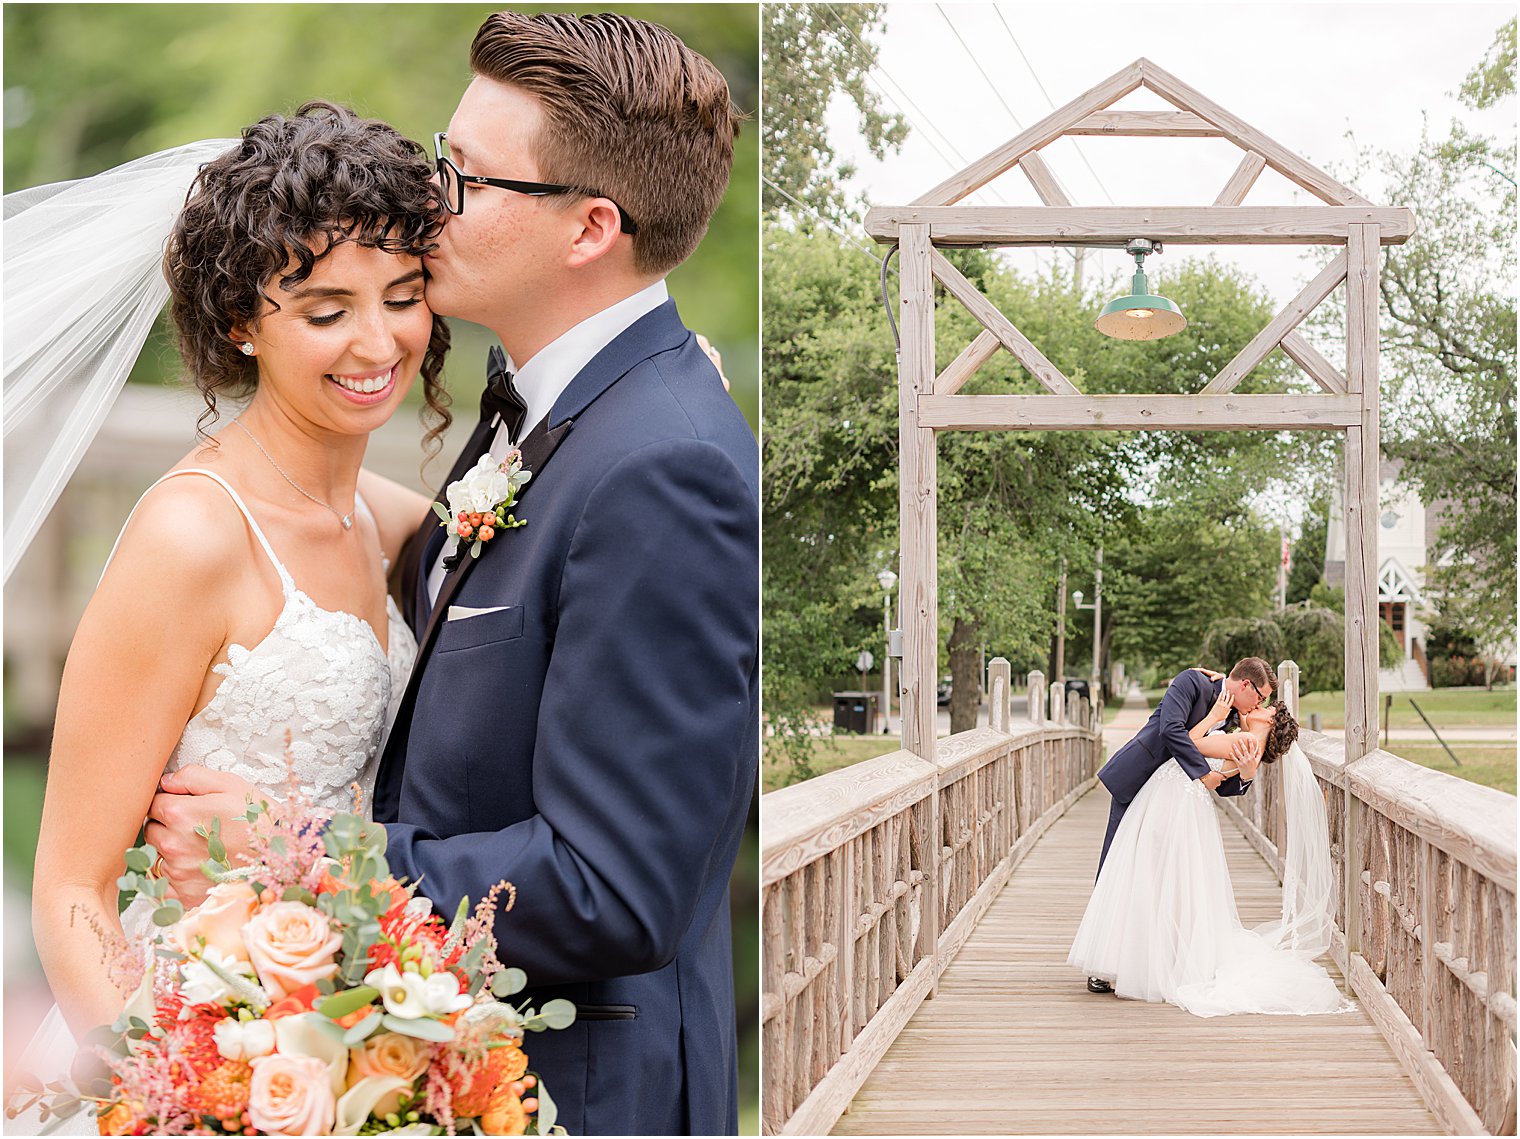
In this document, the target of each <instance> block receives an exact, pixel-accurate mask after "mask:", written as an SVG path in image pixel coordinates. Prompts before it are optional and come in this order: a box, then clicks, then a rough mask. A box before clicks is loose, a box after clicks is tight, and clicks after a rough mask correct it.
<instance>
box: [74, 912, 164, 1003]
mask: <svg viewBox="0 0 1520 1139" xmlns="http://www.w3.org/2000/svg"><path fill="white" fill-rule="evenodd" d="M75 918H79V919H80V920H81V921H83V922H84V924H85V925H87V926H89V927H90V932H91V933H93V934H94V935H95V937H96V938H97V939H98V940H99V942H100V961H101V964H102V965H104V966H105V967H106V976H107V977H108V978H109V979H110V981H111V984H112V985H114V986H115V987H116V990H117V992H119V993H121V995H122V996H124V997H127V996H131V995H132V993H133V992H135V991H136V989H137V986H138V985H140V984H142V979H143V974H144V973H145V972H146V971H147V963H146V961H145V960H144V957H143V947H142V946H141V945H133V944H132V942H131V941H130V940H129V939H128V938H127V936H126V934H124V933H122V932H121V931H120V930H115V929H106V928H105V927H104V926H102V925H101V924H100V921H99V919H97V918H96V917H95V915H94V914H92V913H90V912H88V911H86V910H82V909H81V908H80V907H79V906H72V907H70V909H69V925H70V926H71V927H72V926H73V924H74V919H75Z"/></svg>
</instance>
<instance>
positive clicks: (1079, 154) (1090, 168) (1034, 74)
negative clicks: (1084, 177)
mask: <svg viewBox="0 0 1520 1139" xmlns="http://www.w3.org/2000/svg"><path fill="white" fill-rule="evenodd" d="M992 10H993V11H994V12H996V13H997V17H998V22H999V23H1001V24H1002V25H1003V30H1004V31H1005V32H1007V33H1008V38H1009V39H1010V40H1012V41H1013V46H1014V47H1015V48H1016V49H1017V50H1018V53H1019V58H1020V59H1022V60H1023V61H1024V66H1025V67H1027V68H1029V74H1030V76H1031V77H1032V78H1033V79H1034V82H1035V86H1036V87H1038V88H1039V89H1040V94H1041V95H1044V96H1045V101H1046V102H1047V103H1049V104H1050V109H1051V110H1052V111H1053V110H1055V108H1056V101H1055V100H1054V99H1052V98H1051V97H1050V92H1049V91H1047V90H1045V84H1044V83H1041V82H1040V76H1039V73H1038V72H1036V71H1035V69H1034V64H1032V63H1030V62H1029V56H1027V55H1025V54H1024V48H1023V47H1022V46H1021V45H1020V44H1019V40H1018V37H1017V36H1015V35H1014V34H1013V29H1012V28H1011V27H1009V26H1008V21H1007V19H1006V18H1005V17H1004V16H1003V10H1002V9H1001V8H999V7H998V6H997V5H996V4H994V5H993V6H992ZM1071 145H1072V148H1073V149H1075V150H1076V152H1077V157H1078V158H1080V159H1081V160H1082V165H1083V166H1086V167H1087V170H1088V173H1090V174H1091V175H1092V176H1093V181H1094V182H1096V183H1097V184H1098V189H1100V190H1102V191H1103V196H1104V197H1105V198H1107V199H1108V204H1109V205H1113V204H1114V196H1113V195H1112V194H1110V193H1109V192H1108V187H1107V186H1105V185H1104V184H1103V179H1102V178H1099V177H1098V172H1097V171H1096V170H1094V169H1093V164H1092V163H1091V162H1089V161H1087V155H1086V154H1085V153H1084V152H1083V150H1082V148H1081V147H1080V146H1078V145H1077V140H1076V139H1072V141H1071Z"/></svg>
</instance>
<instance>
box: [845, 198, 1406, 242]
mask: <svg viewBox="0 0 1520 1139" xmlns="http://www.w3.org/2000/svg"><path fill="white" fill-rule="evenodd" d="M1365 223H1371V224H1374V225H1377V226H1379V227H1380V233H1381V236H1380V240H1381V241H1382V243H1383V244H1384V245H1400V244H1402V243H1403V242H1405V241H1407V240H1408V239H1409V235H1410V233H1412V232H1413V230H1414V214H1413V213H1411V212H1410V211H1409V210H1407V209H1404V208H1403V207H1392V208H1383V207H1377V206H1366V207H1363V206H1070V207H1063V206H876V207H874V208H872V209H871V210H870V211H868V212H867V213H866V232H867V233H869V234H870V235H871V236H872V237H874V238H875V239H876V240H877V241H882V242H892V241H896V240H897V239H898V231H899V229H900V228H901V227H902V226H904V225H925V224H927V225H928V226H929V233H930V237H931V238H932V239H933V241H934V243H935V244H936V245H1111V246H1115V247H1119V246H1122V245H1123V244H1124V243H1125V242H1126V241H1128V240H1129V239H1130V238H1132V237H1148V238H1150V239H1151V240H1153V241H1166V242H1169V243H1171V244H1173V245H1344V244H1345V243H1346V240H1347V235H1348V234H1349V232H1350V230H1351V227H1352V226H1353V225H1360V224H1365Z"/></svg>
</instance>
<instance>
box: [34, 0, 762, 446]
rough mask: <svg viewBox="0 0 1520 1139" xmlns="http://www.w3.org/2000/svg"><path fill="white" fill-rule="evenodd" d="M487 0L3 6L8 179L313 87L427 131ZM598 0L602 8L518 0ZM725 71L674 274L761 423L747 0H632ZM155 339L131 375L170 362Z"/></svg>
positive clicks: (162, 370)
mask: <svg viewBox="0 0 1520 1139" xmlns="http://www.w3.org/2000/svg"><path fill="white" fill-rule="evenodd" d="M504 6H505V5H501V4H497V5H490V4H352V5H349V4H11V5H6V7H5V14H4V26H5V148H4V155H5V163H4V166H5V190H6V192H7V193H9V192H11V191H13V190H18V189H21V188H22V187H25V186H32V185H38V184H41V183H44V182H56V181H60V180H63V179H68V178H78V177H83V176H85V175H88V174H95V173H99V172H100V171H102V170H106V169H109V168H110V167H112V166H115V165H118V164H120V163H122V162H125V161H127V160H128V159H131V158H136V157H139V156H141V155H143V154H148V153H151V152H153V151H155V150H162V149H164V148H166V147H170V146H174V145H177V144H179V143H182V142H188V141H190V140H192V139H199V138H217V137H232V136H235V135H236V134H237V133H238V131H239V130H240V129H241V128H242V127H243V126H245V125H247V124H248V123H251V122H254V121H255V120H257V119H259V118H260V117H262V116H263V115H266V114H269V113H271V112H277V111H278V112H287V111H290V110H293V109H295V108H296V107H298V106H300V104H302V103H304V102H306V101H307V100H309V99H330V100H332V101H334V102H339V103H345V104H347V105H349V106H351V107H353V108H354V109H355V110H357V111H358V112H360V113H361V114H365V115H370V116H373V117H376V118H381V119H385V120H386V121H387V122H390V123H392V124H393V125H394V126H395V127H396V128H397V129H398V130H400V131H401V132H402V133H403V134H405V135H407V136H408V137H410V138H415V139H419V140H423V141H424V142H425V143H426V142H429V140H430V139H431V137H432V134H433V132H434V131H438V130H442V129H443V128H444V126H445V125H447V123H448V120H449V116H450V115H451V114H452V113H453V110H454V106H455V103H456V102H457V101H458V98H459V95H460V94H461V92H463V90H464V88H465V85H466V84H467V83H468V81H469V48H470V41H471V40H472V39H473V38H474V35H475V30H476V28H477V27H479V25H480V23H481V22H482V21H483V20H484V19H485V17H486V16H488V15H490V13H491V12H493V11H496V10H497V9H498V8H501V7H504ZM517 7H518V8H519V9H520V10H523V11H544V10H559V11H587V12H589V11H596V10H601V9H604V8H606V7H607V5H605V4H602V5H566V4H560V5H544V4H536V5H535V4H524V5H517ZM616 7H617V8H618V9H619V10H620V11H624V12H626V13H627V14H629V15H632V16H637V17H640V18H643V19H648V20H653V21H655V22H656V23H660V24H663V25H665V26H666V27H668V28H670V29H671V30H672V31H673V32H675V33H676V34H677V35H679V36H680V37H681V38H682V39H684V40H685V41H686V42H687V43H688V44H690V45H691V46H692V47H693V48H695V49H696V50H698V51H700V52H702V53H703V54H704V55H706V56H707V57H708V58H709V59H711V60H712V61H713V63H714V64H716V65H717V66H718V67H719V68H720V69H721V70H722V71H723V74H724V75H725V76H726V77H727V79H728V83H729V88H730V90H731V91H732V93H733V98H734V102H735V103H736V104H737V105H738V107H739V108H740V109H741V110H742V111H744V112H746V113H747V114H748V115H750V116H751V119H750V121H749V122H747V123H746V124H745V125H744V128H743V129H742V130H741V132H740V136H739V140H738V144H737V148H736V153H735V159H734V176H733V182H732V184H731V185H730V188H729V192H728V195H727V197H726V198H725V199H724V202H723V205H722V206H721V207H720V209H719V210H718V213H717V215H716V216H715V217H714V219H713V223H712V227H711V229H710V231H709V232H708V235H707V239H706V240H705V241H704V242H703V244H702V247H701V248H700V249H699V250H698V251H697V253H696V255H695V256H693V257H692V258H691V260H690V261H689V262H687V263H686V264H685V265H683V266H681V267H680V268H679V269H677V270H676V272H674V273H673V274H671V277H670V288H671V293H672V295H673V296H674V297H675V298H676V302H677V304H678V305H679V306H680V308H681V315H682V318H683V319H684V320H685V321H686V323H687V325H688V326H690V327H692V328H695V329H697V330H699V331H701V332H703V333H705V334H706V335H707V337H708V338H709V339H710V340H711V341H712V342H713V344H714V345H715V346H716V347H717V348H718V349H719V350H720V351H721V352H722V353H723V363H724V371H725V372H726V373H727V375H728V378H729V380H730V381H731V382H732V384H733V393H734V398H735V400H736V402H737V403H738V404H739V406H740V407H741V408H742V409H743V410H744V412H745V414H746V416H748V418H749V421H750V424H751V426H757V425H758V414H759V408H758V353H759V317H758V309H759V280H758V276H759V259H758V251H757V244H756V241H757V238H756V232H757V226H758V222H759V208H760V207H759V149H760V148H759V142H760V131H759V126H758V122H757V121H756V120H757V119H758V100H759V25H758V12H757V8H756V7H755V6H754V5H751V4H630V5H626V6H624V5H617V6H616ZM488 343H489V341H488V338H487V334H486V333H484V332H483V331H480V330H475V329H471V328H463V327H460V328H456V335H455V344H456V346H457V350H456V352H455V354H454V357H453V359H452V360H451V361H450V367H449V371H448V378H449V380H450V385H451V387H452V388H454V389H455V392H456V397H457V398H456V403H458V404H459V405H461V406H468V404H469V403H470V402H472V401H473V398H474V396H475V395H476V393H478V392H479V390H480V386H481V384H482V382H483V376H482V375H481V372H482V365H483V361H484V358H485V347H486V345H487V344H488ZM168 344H169V342H168V341H167V340H166V339H163V338H161V337H160V338H157V339H156V340H155V342H154V343H152V344H150V347H149V350H148V351H147V352H145V353H144V354H143V360H142V361H141V365H140V367H139V368H138V369H137V370H136V371H135V372H134V375H133V378H134V379H137V380H148V381H158V380H162V379H164V378H165V377H166V376H168V375H172V374H173V369H174V367H175V358H174V354H173V352H172V351H171V350H169V348H168Z"/></svg>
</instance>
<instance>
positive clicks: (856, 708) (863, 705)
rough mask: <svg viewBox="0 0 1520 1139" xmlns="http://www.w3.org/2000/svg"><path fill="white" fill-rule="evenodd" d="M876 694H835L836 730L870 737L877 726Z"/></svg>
mask: <svg viewBox="0 0 1520 1139" xmlns="http://www.w3.org/2000/svg"><path fill="white" fill-rule="evenodd" d="M877 696H878V693H875V692H836V693H834V730H835V731H836V732H853V733H855V734H856V735H859V736H864V735H869V734H870V733H871V732H872V731H873V730H874V729H875V726H876V698H877Z"/></svg>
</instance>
